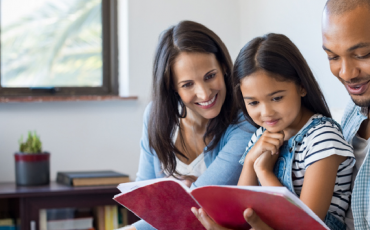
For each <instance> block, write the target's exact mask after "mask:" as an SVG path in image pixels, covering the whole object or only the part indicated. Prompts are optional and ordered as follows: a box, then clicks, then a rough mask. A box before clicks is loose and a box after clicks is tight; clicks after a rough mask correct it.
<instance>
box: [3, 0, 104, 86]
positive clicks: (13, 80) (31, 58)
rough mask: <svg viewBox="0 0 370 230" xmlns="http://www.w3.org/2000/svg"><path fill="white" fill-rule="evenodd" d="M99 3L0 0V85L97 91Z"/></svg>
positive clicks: (99, 73)
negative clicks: (89, 88) (79, 88)
mask: <svg viewBox="0 0 370 230" xmlns="http://www.w3.org/2000/svg"><path fill="white" fill-rule="evenodd" d="M101 2H102V0H32V1H30V0H1V86H2V87H48V86H55V87H98V86H102V84H103V61H102V13H101Z"/></svg>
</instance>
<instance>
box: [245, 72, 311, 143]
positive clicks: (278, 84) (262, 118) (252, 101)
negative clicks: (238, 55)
mask: <svg viewBox="0 0 370 230" xmlns="http://www.w3.org/2000/svg"><path fill="white" fill-rule="evenodd" d="M280 79H283V78H282V76H278V75H272V74H271V73H268V72H266V71H263V70H259V71H257V72H254V73H253V74H251V75H249V76H247V77H245V78H243V79H242V80H241V82H240V90H241V92H242V94H243V98H244V103H245V107H246V109H247V112H248V114H249V116H250V117H251V118H252V120H253V121H254V122H255V123H256V124H257V125H259V126H262V127H264V128H266V129H267V130H268V131H270V132H274V133H275V132H280V131H284V134H285V139H289V138H290V137H292V136H293V135H295V134H296V133H297V132H298V131H299V130H300V129H301V128H302V127H303V125H304V124H305V123H306V122H307V120H308V119H309V118H310V117H311V116H312V115H313V113H312V112H304V113H303V110H305V108H304V107H303V106H302V105H301V98H302V97H304V96H305V95H306V90H305V89H304V88H303V87H300V86H297V85H296V84H295V83H294V82H291V81H282V80H280Z"/></svg>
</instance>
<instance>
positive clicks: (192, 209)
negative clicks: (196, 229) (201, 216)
mask: <svg viewBox="0 0 370 230" xmlns="http://www.w3.org/2000/svg"><path fill="white" fill-rule="evenodd" d="M190 210H191V211H192V212H193V214H194V215H197V209H196V208H194V207H192V208H191V209H190Z"/></svg>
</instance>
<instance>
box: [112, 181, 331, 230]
mask: <svg viewBox="0 0 370 230" xmlns="http://www.w3.org/2000/svg"><path fill="white" fill-rule="evenodd" d="M118 189H119V190H120V191H121V193H120V194H118V195H116V196H115V197H114V198H113V199H114V200H115V201H117V202H118V203H120V204H121V205H123V206H125V207H126V208H127V209H129V210H131V211H132V212H133V213H135V215H137V216H138V217H140V218H141V219H143V220H145V221H146V222H148V223H149V224H150V225H152V226H153V227H154V228H156V229H160V230H167V229H168V230H173V229H177V230H191V229H194V230H195V229H196V230H198V229H204V227H203V226H202V225H201V224H200V222H199V221H198V219H197V218H196V217H195V216H194V214H193V213H192V212H191V211H190V209H191V207H197V208H199V207H202V208H203V209H204V210H205V211H206V212H207V213H208V215H209V216H210V217H211V218H212V219H213V220H214V221H215V222H217V223H218V224H220V225H222V226H224V227H226V228H230V229H236V230H239V229H249V225H248V224H247V223H246V222H245V220H244V217H243V211H244V210H245V209H246V208H253V210H254V211H255V212H256V213H257V214H258V215H259V216H260V218H261V219H262V220H263V221H265V222H266V223H267V224H268V225H270V226H271V227H272V228H273V229H275V230H279V229H281V230H290V229H291V230H311V229H317V230H321V229H322V230H324V229H329V228H328V227H326V225H325V224H324V222H323V221H322V220H321V219H320V218H319V217H318V216H316V215H315V213H314V212H312V210H311V209H309V208H308V207H307V206H306V205H305V204H304V203H303V202H302V201H301V200H300V199H299V198H298V197H297V196H296V195H294V194H292V193H291V192H289V190H288V189H286V188H285V187H261V186H217V185H212V186H203V187H199V188H195V189H189V188H187V187H186V186H185V185H183V184H182V183H181V182H179V181H177V180H174V179H170V178H165V179H154V180H148V181H140V182H132V183H123V184H120V185H119V186H118Z"/></svg>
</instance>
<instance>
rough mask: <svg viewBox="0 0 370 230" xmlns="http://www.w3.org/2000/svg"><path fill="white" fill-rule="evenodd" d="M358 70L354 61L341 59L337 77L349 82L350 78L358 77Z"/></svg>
mask: <svg viewBox="0 0 370 230" xmlns="http://www.w3.org/2000/svg"><path fill="white" fill-rule="evenodd" d="M359 73H360V71H359V69H358V68H357V67H356V65H355V63H354V62H353V61H352V60H348V59H343V60H342V63H341V67H340V71H339V77H340V78H341V79H342V80H344V81H346V82H350V81H351V79H353V78H356V77H358V75H359Z"/></svg>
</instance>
